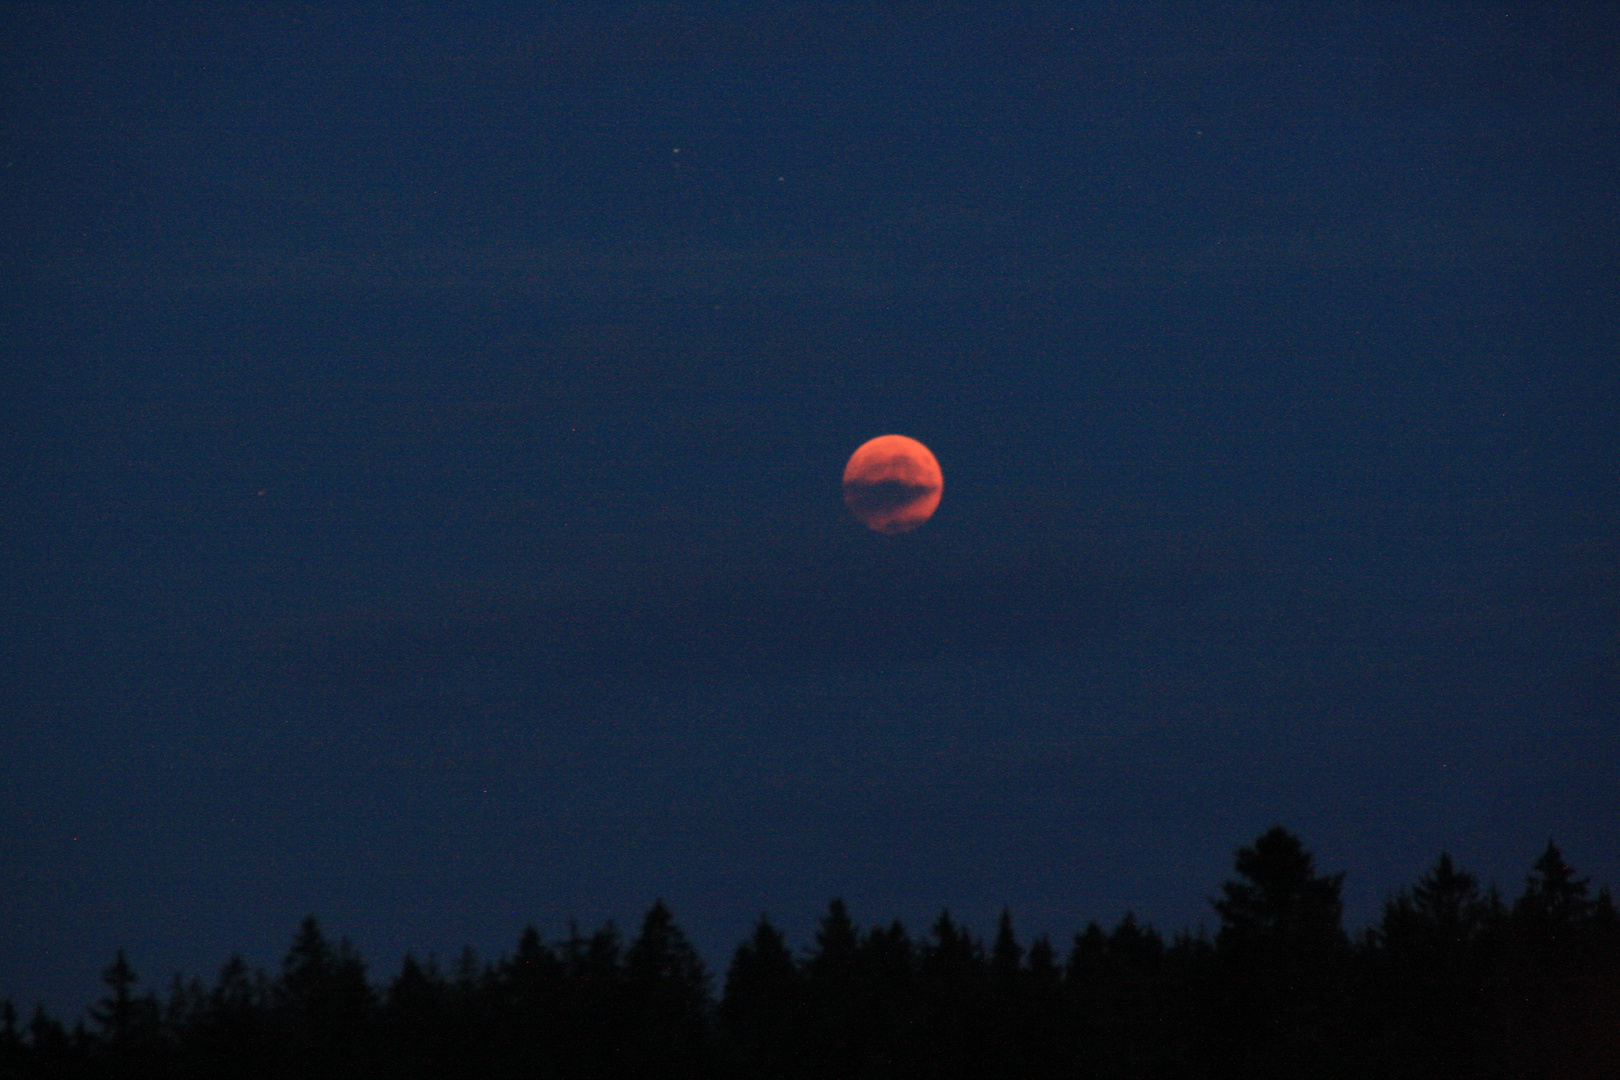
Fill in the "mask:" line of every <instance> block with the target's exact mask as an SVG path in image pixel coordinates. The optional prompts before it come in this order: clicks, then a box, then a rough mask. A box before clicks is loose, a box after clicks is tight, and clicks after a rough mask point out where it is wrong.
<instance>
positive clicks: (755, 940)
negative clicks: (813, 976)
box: [720, 915, 804, 1076]
mask: <svg viewBox="0 0 1620 1080" xmlns="http://www.w3.org/2000/svg"><path fill="white" fill-rule="evenodd" d="M802 997H803V986H802V980H801V978H800V975H799V970H798V968H797V967H796V966H795V965H794V963H793V955H792V954H791V953H790V952H788V948H787V943H786V942H785V941H784V940H783V938H782V932H781V931H780V930H778V929H776V927H774V926H772V925H771V923H770V920H768V919H767V918H766V917H765V916H763V915H761V916H760V917H759V921H758V922H756V923H755V924H754V932H753V934H752V935H750V936H749V938H748V940H747V941H745V942H743V943H742V944H741V945H739V946H737V951H736V954H735V955H734V956H733V957H732V960H731V967H730V968H729V969H728V970H727V972H726V986H725V994H724V996H723V997H722V999H721V1002H720V1019H721V1023H722V1024H723V1030H724V1031H725V1033H726V1034H727V1035H728V1036H729V1039H730V1041H731V1044H732V1047H733V1053H732V1056H733V1063H734V1065H735V1066H737V1067H738V1068H739V1069H740V1070H741V1071H743V1072H744V1073H745V1074H747V1075H750V1076H780V1075H784V1074H785V1073H786V1072H787V1071H788V1070H789V1066H790V1065H791V1063H792V1062H793V1061H794V1060H795V1059H796V1058H797V1056H798V1055H799V1054H800V1053H801V1046H800V1043H801V1040H802V1034H801V1032H800V1030H799V1028H800V1025H801V1024H802V1023H803V1016H802V1011H803V1007H804V1004H803V1000H802Z"/></svg>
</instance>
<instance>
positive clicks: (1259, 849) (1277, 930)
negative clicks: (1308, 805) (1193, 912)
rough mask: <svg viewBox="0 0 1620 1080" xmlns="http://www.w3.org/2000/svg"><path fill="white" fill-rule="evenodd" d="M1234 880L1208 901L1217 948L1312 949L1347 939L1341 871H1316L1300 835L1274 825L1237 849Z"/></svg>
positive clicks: (1249, 950) (1308, 950)
mask: <svg viewBox="0 0 1620 1080" xmlns="http://www.w3.org/2000/svg"><path fill="white" fill-rule="evenodd" d="M1236 870H1237V873H1238V878H1239V879H1238V880H1231V881H1228V882H1226V883H1225V884H1224V885H1222V886H1221V899H1219V900H1212V901H1211V902H1210V903H1211V905H1212V906H1213V907H1214V908H1215V911H1216V913H1217V914H1219V915H1220V917H1221V928H1220V931H1219V933H1217V934H1216V937H1215V944H1216V946H1217V947H1218V948H1221V949H1225V950H1228V951H1233V952H1252V951H1255V950H1262V951H1270V952H1275V951H1292V952H1314V951H1319V950H1323V949H1331V948H1335V947H1338V946H1342V945H1344V944H1345V943H1346V939H1345V936H1344V930H1343V927H1342V926H1341V920H1342V918H1343V915H1344V904H1343V902H1342V901H1341V900H1340V898H1339V892H1340V889H1341V888H1342V886H1343V884H1344V875H1343V874H1331V875H1328V876H1326V877H1321V876H1318V875H1317V873H1316V870H1315V868H1314V866H1313V865H1312V860H1311V856H1310V854H1309V853H1307V852H1306V851H1305V848H1304V846H1303V845H1301V844H1300V841H1299V838H1298V837H1297V836H1295V835H1294V834H1292V833H1290V832H1289V831H1288V830H1287V829H1284V828H1283V827H1282V826H1280V825H1278V826H1275V827H1273V828H1272V829H1270V830H1268V831H1267V832H1266V833H1264V834H1263V835H1262V836H1261V837H1260V838H1259V839H1258V840H1256V841H1255V842H1254V846H1253V847H1245V848H1239V849H1238V853H1237V859H1236Z"/></svg>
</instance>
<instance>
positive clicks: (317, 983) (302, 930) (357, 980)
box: [274, 915, 375, 1069]
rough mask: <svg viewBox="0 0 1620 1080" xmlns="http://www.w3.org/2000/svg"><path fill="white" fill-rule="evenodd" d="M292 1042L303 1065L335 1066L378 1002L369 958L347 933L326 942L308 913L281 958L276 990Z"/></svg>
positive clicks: (347, 1054)
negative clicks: (363, 957)
mask: <svg viewBox="0 0 1620 1080" xmlns="http://www.w3.org/2000/svg"><path fill="white" fill-rule="evenodd" d="M274 997H275V1003H276V1009H277V1012H278V1013H279V1015H280V1017H281V1019H282V1022H283V1024H284V1025H285V1031H286V1035H287V1038H288V1040H289V1048H290V1050H291V1051H292V1053H293V1054H294V1056H295V1057H296V1058H298V1059H299V1060H301V1061H302V1062H304V1063H305V1067H307V1068H314V1067H315V1066H316V1065H320V1066H322V1067H330V1068H334V1069H335V1068H337V1067H338V1063H339V1062H340V1061H342V1060H344V1059H347V1058H349V1057H351V1056H352V1055H353V1054H354V1053H356V1052H357V1051H358V1050H359V1049H360V1048H359V1046H358V1045H357V1040H358V1039H359V1037H360V1035H361V1033H362V1029H363V1027H364V1025H365V1022H366V1020H367V1019H368V1017H369V1016H370V1014H371V1011H372V1009H373V1007H374V1006H375V996H374V995H373V993H372V989H371V984H370V983H369V982H367V981H366V969H365V964H364V962H362V960H361V959H360V955H359V953H357V952H355V951H354V948H353V946H351V945H350V944H349V942H348V939H346V938H344V939H340V940H339V942H338V944H337V946H336V948H334V947H332V946H331V945H328V944H327V941H326V937H325V935H323V934H322V933H321V927H320V923H319V922H317V921H316V919H315V916H313V915H308V916H305V918H304V920H303V922H301V923H300V924H299V926H298V932H297V933H296V934H295V935H294V936H293V942H292V945H291V946H290V947H289V948H288V950H287V955H286V957H285V958H284V959H283V960H282V963H281V977H280V978H279V979H278V980H277V981H276V985H275V991H274Z"/></svg>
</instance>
